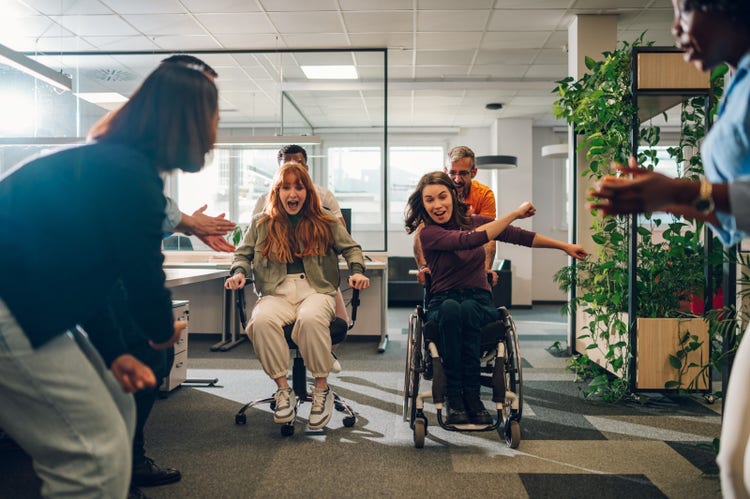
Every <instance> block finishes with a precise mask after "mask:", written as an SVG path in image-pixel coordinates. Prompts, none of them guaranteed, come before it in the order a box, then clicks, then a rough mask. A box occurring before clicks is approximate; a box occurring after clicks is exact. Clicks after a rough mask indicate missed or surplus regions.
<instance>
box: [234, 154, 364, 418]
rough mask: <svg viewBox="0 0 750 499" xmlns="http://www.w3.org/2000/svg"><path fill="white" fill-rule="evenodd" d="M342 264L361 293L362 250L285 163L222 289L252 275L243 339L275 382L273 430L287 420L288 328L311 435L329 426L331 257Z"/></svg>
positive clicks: (294, 166)
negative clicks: (303, 375) (304, 372)
mask: <svg viewBox="0 0 750 499" xmlns="http://www.w3.org/2000/svg"><path fill="white" fill-rule="evenodd" d="M339 254H341V255H343V256H344V259H346V262H347V264H348V266H349V271H350V273H351V275H350V277H349V285H350V286H351V287H352V288H354V289H364V288H367V287H368V286H369V285H370V280H369V279H368V278H367V277H366V276H365V275H364V270H365V266H364V259H363V256H362V249H361V247H360V246H359V245H358V244H357V243H356V242H355V241H354V240H353V239H352V238H351V237H350V236H349V234H348V233H347V232H346V228H345V227H344V226H343V224H341V223H339V221H338V220H336V218H334V217H333V216H332V215H331V214H330V212H329V211H328V210H326V209H325V208H322V207H321V206H320V200H319V199H318V194H317V192H316V190H315V187H314V185H313V182H312V180H311V179H310V175H309V174H308V173H307V170H306V168H305V167H304V166H302V165H300V164H298V163H292V162H288V163H284V165H283V166H282V167H281V168H280V169H279V170H278V171H277V172H276V176H275V177H274V180H273V185H272V187H271V192H270V194H269V196H268V201H267V203H266V206H265V208H264V210H263V212H262V213H260V214H259V215H257V216H255V217H254V218H253V221H252V223H251V224H250V227H249V228H248V231H247V233H246V234H245V239H244V240H243V242H242V244H241V245H240V246H239V247H238V248H237V250H236V252H235V258H234V262H233V263H232V268H231V274H232V276H231V277H230V278H229V279H227V281H226V287H227V288H228V289H238V288H242V287H244V286H245V283H246V278H247V277H248V276H250V275H251V273H252V276H253V279H254V281H255V290H256V292H257V294H258V296H259V297H260V298H259V299H258V302H257V303H256V304H255V308H254V309H253V313H252V316H251V318H250V324H249V325H248V327H247V333H248V336H249V337H250V340H251V341H252V342H253V346H254V347H255V351H256V352H257V353H258V358H259V359H260V363H261V365H262V366H263V370H264V371H265V372H266V374H268V376H269V377H270V378H271V379H273V380H274V381H275V382H276V385H277V387H278V389H277V391H276V394H275V395H274V397H275V399H276V400H275V401H276V408H275V411H274V415H273V419H274V422H276V423H287V422H289V421H292V420H293V419H294V418H295V416H296V414H295V410H296V404H295V400H294V392H293V391H292V389H291V388H290V386H289V383H288V381H287V373H288V370H289V347H288V345H287V343H286V340H285V339H284V332H283V330H282V328H283V326H284V325H286V324H291V323H292V322H294V329H293V331H292V339H293V340H294V342H295V343H296V344H297V345H298V346H299V350H300V353H301V354H302V357H303V358H304V359H305V364H306V365H307V367H308V368H309V369H310V372H311V373H312V375H313V377H314V378H315V386H314V387H313V391H312V395H313V400H312V408H311V409H310V419H309V421H308V423H309V426H310V428H311V429H320V428H323V427H324V426H325V425H326V424H328V421H329V420H330V419H331V411H332V410H333V393H332V392H331V390H330V388H329V387H328V381H327V380H328V373H329V372H330V370H331V366H332V365H333V361H334V359H333V357H332V355H331V337H330V332H329V324H330V322H331V321H332V320H333V319H334V316H335V314H334V312H335V296H336V289H337V288H338V282H339V266H338V255H339Z"/></svg>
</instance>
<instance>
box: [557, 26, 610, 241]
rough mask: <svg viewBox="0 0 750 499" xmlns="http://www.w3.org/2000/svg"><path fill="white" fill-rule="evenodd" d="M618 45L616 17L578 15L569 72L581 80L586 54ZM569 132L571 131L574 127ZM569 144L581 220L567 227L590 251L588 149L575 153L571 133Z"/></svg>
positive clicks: (571, 35) (572, 33)
mask: <svg viewBox="0 0 750 499" xmlns="http://www.w3.org/2000/svg"><path fill="white" fill-rule="evenodd" d="M616 48H617V16H591V15H579V16H576V17H575V18H574V19H573V22H572V23H571V25H570V27H568V74H569V75H570V76H572V77H573V78H575V79H576V80H578V79H579V78H581V77H582V76H583V75H584V73H586V72H587V70H586V64H585V62H584V60H585V57H586V56H589V57H592V58H594V59H601V58H602V52H605V51H612V50H615V49H616ZM570 133H571V134H572V129H571V132H570ZM568 144H570V151H569V157H570V158H573V155H574V154H577V156H578V159H577V164H578V168H577V171H575V172H573V171H572V169H571V174H572V175H575V176H576V180H577V182H578V189H577V191H576V193H575V199H576V206H577V210H578V221H577V223H576V224H573V223H571V222H572V220H571V219H569V220H568V227H570V230H571V231H575V232H574V233H571V236H573V235H575V240H576V241H577V242H578V244H581V245H583V247H584V248H586V250H587V251H589V252H591V251H593V250H594V248H595V247H596V245H595V244H594V242H593V241H592V240H591V231H590V230H589V228H590V227H591V224H592V222H593V220H594V219H593V217H592V216H591V213H590V211H589V209H588V208H587V207H586V204H587V201H586V197H587V195H588V192H589V190H590V188H591V187H592V186H593V183H592V182H590V181H588V180H587V179H585V178H583V177H581V175H580V173H581V172H582V171H583V170H585V169H586V168H588V163H587V162H586V153H585V151H584V152H581V153H576V152H575V151H574V150H573V141H572V140H570V136H569V138H568ZM569 181H570V180H569ZM568 192H571V191H570V190H569V191H568ZM571 206H572V203H571ZM571 216H572V214H571Z"/></svg>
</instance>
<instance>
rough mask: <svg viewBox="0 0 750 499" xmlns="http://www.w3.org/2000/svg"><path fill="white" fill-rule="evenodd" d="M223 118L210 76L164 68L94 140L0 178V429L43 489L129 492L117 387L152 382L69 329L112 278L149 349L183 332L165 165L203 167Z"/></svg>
mask: <svg viewBox="0 0 750 499" xmlns="http://www.w3.org/2000/svg"><path fill="white" fill-rule="evenodd" d="M217 123H218V100H217V90H216V86H215V85H214V84H213V82H211V81H210V80H209V79H208V78H206V76H204V75H203V74H202V73H201V72H200V71H196V70H194V69H191V68H188V67H185V66H182V65H178V64H166V65H161V66H159V67H158V68H157V69H156V70H155V71H154V72H153V73H151V74H150V75H149V76H148V78H147V79H146V80H145V81H144V82H143V84H142V85H141V86H140V88H139V89H138V90H137V91H136V92H135V93H134V94H133V96H132V97H131V98H130V100H129V101H128V102H127V103H126V104H125V105H124V106H123V107H122V108H121V109H120V110H119V111H117V112H116V113H115V114H114V115H113V117H112V119H111V120H109V121H108V123H107V124H106V126H103V127H102V129H101V130H99V131H98V133H97V139H98V140H97V142H96V143H92V144H87V145H83V146H79V147H72V148H69V149H65V150H62V151H59V152H56V153H53V154H50V155H48V156H43V157H39V158H36V159H33V160H31V161H29V162H28V163H25V164H22V165H20V166H18V167H16V168H14V169H13V170H11V171H10V172H8V174H7V175H6V176H4V177H3V178H2V179H0V227H2V228H3V229H2V231H0V254H2V255H3V258H2V259H0V276H2V278H0V407H2V410H0V427H1V428H3V430H4V431H5V432H7V433H8V435H10V436H11V438H13V440H15V441H16V442H17V443H18V444H19V445H20V446H21V447H22V448H23V449H24V450H25V451H26V452H27V453H29V454H30V455H31V457H32V459H33V461H34V467H35V469H36V471H37V473H38V475H39V476H40V478H41V479H42V495H44V496H55V497H56V496H63V495H65V496H68V497H113V498H116V497H125V495H126V494H127V491H128V486H129V483H130V466H131V443H130V442H131V439H132V431H133V416H134V414H133V400H132V396H130V395H128V394H126V393H124V392H123V388H124V389H125V390H127V391H136V390H139V389H142V388H144V387H146V386H154V385H155V383H156V379H155V377H154V375H153V373H152V372H151V370H150V369H148V368H147V367H145V366H144V365H143V364H141V363H140V362H138V361H137V360H136V359H135V358H134V357H132V356H131V355H121V356H120V357H118V358H117V359H115V361H114V362H113V363H112V366H111V369H112V371H111V373H110V372H109V371H107V370H106V368H105V367H104V365H103V363H102V362H101V358H100V357H99V356H98V354H97V353H96V352H95V351H94V350H93V349H92V348H90V344H89V343H88V340H87V339H86V338H85V336H84V335H82V334H81V332H80V330H79V329H78V328H77V326H76V325H77V324H82V323H84V322H86V321H87V320H89V319H91V318H92V317H93V315H94V314H95V313H96V312H97V311H99V310H101V309H102V308H103V307H104V306H106V303H107V297H108V296H109V295H110V292H111V290H112V289H113V287H114V285H115V283H116V282H117V281H118V280H119V281H121V282H122V284H123V286H124V288H125V291H126V293H127V301H128V305H129V308H130V313H131V315H132V317H133V318H134V319H135V321H136V322H137V324H138V326H139V327H140V329H141V330H142V331H143V333H144V335H145V336H146V337H148V338H149V339H150V340H151V342H152V344H153V346H154V347H155V348H167V347H169V346H171V345H172V343H173V342H174V341H175V340H176V339H177V337H178V336H179V333H180V331H181V330H182V329H183V328H184V324H180V323H175V322H174V320H173V317H172V308H171V300H170V293H169V291H168V290H167V289H165V287H164V273H163V271H162V269H161V264H162V255H161V248H160V245H161V237H162V234H161V225H162V220H163V218H164V208H165V201H164V196H163V194H162V189H163V183H162V181H161V178H160V177H159V173H160V172H161V171H169V170H173V169H176V168H180V169H183V170H186V171H197V170H198V169H199V168H200V167H201V166H202V164H203V158H204V156H205V154H206V153H207V152H209V150H210V149H211V148H212V147H213V142H214V140H215V137H216V127H217ZM19 215H20V216H19ZM112 220H116V221H117V222H118V223H117V224H114V223H112ZM113 375H114V377H113ZM115 378H116V379H117V381H119V383H120V384H121V385H122V387H123V388H121V387H120V386H119V385H118V383H117V381H115Z"/></svg>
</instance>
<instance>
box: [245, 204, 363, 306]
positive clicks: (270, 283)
mask: <svg viewBox="0 0 750 499" xmlns="http://www.w3.org/2000/svg"><path fill="white" fill-rule="evenodd" d="M324 211H325V212H326V213H327V214H328V215H330V216H331V219H332V222H331V228H332V229H333V244H332V245H331V246H328V248H327V250H326V253H325V255H321V256H305V257H303V258H302V264H303V266H304V268H305V276H306V277H307V279H308V280H309V282H310V284H311V285H312V287H313V288H314V289H315V291H317V292H318V293H324V294H332V293H334V292H335V291H336V289H337V288H338V287H339V259H338V255H343V256H344V259H345V260H346V263H347V265H348V266H349V272H350V273H352V274H357V273H359V274H364V272H365V262H364V258H363V256H362V247H361V246H360V245H359V244H357V243H356V242H355V241H354V240H353V239H352V237H351V236H350V235H349V233H348V232H347V231H346V228H345V227H344V225H343V224H342V223H341V222H339V221H338V220H336V219H335V218H333V215H331V213H330V212H329V211H328V210H326V209H324ZM261 215H262V214H261V213H259V214H258V215H256V216H255V217H253V221H252V222H251V224H250V227H249V228H248V229H247V232H246V233H245V238H244V239H243V241H242V244H240V245H239V246H238V247H237V249H236V250H235V252H234V261H233V262H232V267H231V269H230V274H234V273H235V272H242V273H243V274H245V276H250V275H252V277H253V280H254V281H255V292H256V293H257V294H258V295H259V296H264V295H272V294H273V293H274V291H276V288H277V287H278V286H279V284H281V283H282V281H283V280H284V278H285V277H286V275H287V273H286V263H277V262H272V261H271V260H269V259H268V258H266V257H263V256H261V249H262V246H261V245H259V243H260V242H261V241H263V240H264V239H265V237H266V232H267V228H268V227H267V224H263V225H258V220H259V218H260V217H261Z"/></svg>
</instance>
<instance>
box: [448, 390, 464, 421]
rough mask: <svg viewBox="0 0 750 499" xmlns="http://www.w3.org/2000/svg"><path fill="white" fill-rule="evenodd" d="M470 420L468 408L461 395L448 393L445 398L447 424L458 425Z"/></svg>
mask: <svg viewBox="0 0 750 499" xmlns="http://www.w3.org/2000/svg"><path fill="white" fill-rule="evenodd" d="M468 422H469V416H468V415H467V414H466V408H465V407H464V401H463V400H462V399H461V396H460V395H450V394H448V396H447V397H446V398H445V424H447V425H456V424H466V423H468Z"/></svg>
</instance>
